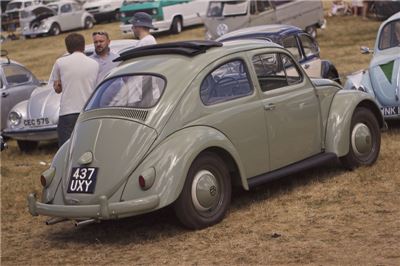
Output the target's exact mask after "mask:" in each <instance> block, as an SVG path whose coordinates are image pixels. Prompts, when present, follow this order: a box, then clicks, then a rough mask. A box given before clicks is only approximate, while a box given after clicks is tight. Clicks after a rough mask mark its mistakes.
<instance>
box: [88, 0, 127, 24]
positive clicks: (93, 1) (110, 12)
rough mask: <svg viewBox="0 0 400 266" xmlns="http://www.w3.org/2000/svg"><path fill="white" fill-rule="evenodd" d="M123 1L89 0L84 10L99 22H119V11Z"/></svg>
mask: <svg viewBox="0 0 400 266" xmlns="http://www.w3.org/2000/svg"><path fill="white" fill-rule="evenodd" d="M123 2H124V1H123V0H88V1H86V2H85V3H84V4H83V8H84V9H85V10H86V11H87V12H89V13H90V14H92V15H93V16H94V18H95V19H96V21H97V22H100V21H105V20H108V21H112V20H119V9H120V7H121V5H122V3H123Z"/></svg>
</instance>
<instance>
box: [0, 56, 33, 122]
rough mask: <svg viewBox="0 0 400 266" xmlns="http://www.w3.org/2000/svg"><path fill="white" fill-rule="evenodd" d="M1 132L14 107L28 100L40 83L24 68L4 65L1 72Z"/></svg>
mask: <svg viewBox="0 0 400 266" xmlns="http://www.w3.org/2000/svg"><path fill="white" fill-rule="evenodd" d="M1 75H2V87H1V130H3V129H4V128H5V127H6V125H7V117H8V113H9V111H10V110H11V108H12V107H14V105H16V104H17V103H19V102H21V101H23V100H26V99H28V98H29V96H30V95H31V92H32V91H33V89H34V88H36V87H37V86H38V85H39V82H38V81H37V80H36V78H35V77H33V75H32V73H31V72H29V71H28V70H27V69H25V68H24V67H22V66H19V65H15V64H9V65H3V66H2V70H1Z"/></svg>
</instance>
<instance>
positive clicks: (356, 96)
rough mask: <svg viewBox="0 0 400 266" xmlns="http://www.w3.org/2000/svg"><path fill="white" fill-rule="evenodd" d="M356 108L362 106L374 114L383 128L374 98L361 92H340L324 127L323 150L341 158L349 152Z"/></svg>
mask: <svg viewBox="0 0 400 266" xmlns="http://www.w3.org/2000/svg"><path fill="white" fill-rule="evenodd" d="M358 106H364V107H367V108H369V109H371V111H372V112H373V113H374V115H375V116H376V118H377V121H378V122H379V125H380V127H383V124H384V122H383V117H382V114H381V112H380V110H379V107H378V105H377V104H376V102H375V100H374V98H373V97H372V96H371V95H369V94H367V93H365V92H361V91H355V90H341V91H338V92H337V93H336V95H335V97H334V98H333V100H332V104H331V108H330V111H329V116H328V122H327V127H326V135H325V136H326V137H325V149H326V152H333V153H335V154H336V155H337V156H338V157H342V156H344V155H346V154H347V153H348V152H349V145H350V127H351V119H352V117H353V113H354V110H355V109H356V108H357V107H358Z"/></svg>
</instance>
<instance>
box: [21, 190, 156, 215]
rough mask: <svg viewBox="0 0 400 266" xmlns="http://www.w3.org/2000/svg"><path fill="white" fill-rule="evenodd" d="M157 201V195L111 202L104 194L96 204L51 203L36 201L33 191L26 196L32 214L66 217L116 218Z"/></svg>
mask: <svg viewBox="0 0 400 266" xmlns="http://www.w3.org/2000/svg"><path fill="white" fill-rule="evenodd" d="M159 203H160V197H159V196H158V195H151V196H148V197H144V198H141V199H135V200H129V201H123V202H111V203H110V202H109V201H108V199H107V197H106V196H100V197H99V204H97V205H53V204H46V203H41V202H38V201H36V195H35V193H31V194H29V196H28V208H29V213H30V214H31V215H32V216H38V215H45V216H51V217H60V218H66V219H96V220H109V219H116V218H120V217H125V216H131V215H137V214H141V213H145V212H148V211H150V210H152V209H154V208H156V207H157V206H158V205H159Z"/></svg>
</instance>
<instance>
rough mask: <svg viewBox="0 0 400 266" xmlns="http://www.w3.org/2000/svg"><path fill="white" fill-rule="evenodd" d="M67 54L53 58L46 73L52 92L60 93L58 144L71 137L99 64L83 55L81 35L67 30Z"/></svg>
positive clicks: (82, 38)
mask: <svg viewBox="0 0 400 266" xmlns="http://www.w3.org/2000/svg"><path fill="white" fill-rule="evenodd" d="M65 46H66V48H67V51H68V53H69V55H67V56H63V57H61V58H59V59H57V60H56V62H55V63H54V66H53V70H52V72H51V75H50V80H49V83H50V84H51V82H52V83H53V88H54V90H55V92H56V93H61V101H60V113H59V119H58V126H57V134H58V144H59V146H60V147H61V145H63V144H64V143H65V142H66V141H67V140H68V139H69V138H70V136H71V134H72V131H73V130H74V126H75V123H76V120H77V119H78V116H79V113H80V112H81V111H82V109H83V106H84V105H85V103H86V101H87V100H88V99H89V97H90V95H91V93H92V92H93V90H94V88H95V85H96V80H97V73H98V71H99V64H98V63H97V62H96V61H95V60H93V59H91V58H89V57H87V56H86V55H85V54H84V53H83V52H84V50H85V38H84V37H83V36H82V35H81V34H78V33H71V34H69V35H68V36H67V37H66V38H65Z"/></svg>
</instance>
